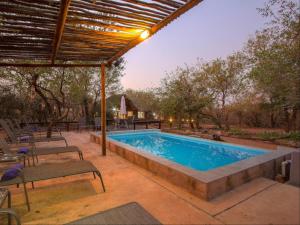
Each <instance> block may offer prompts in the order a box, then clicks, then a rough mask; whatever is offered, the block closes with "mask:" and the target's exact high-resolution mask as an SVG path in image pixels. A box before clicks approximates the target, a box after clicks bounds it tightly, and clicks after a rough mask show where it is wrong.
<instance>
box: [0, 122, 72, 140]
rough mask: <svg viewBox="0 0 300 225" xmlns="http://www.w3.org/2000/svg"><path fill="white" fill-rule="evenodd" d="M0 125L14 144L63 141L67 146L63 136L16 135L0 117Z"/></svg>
mask: <svg viewBox="0 0 300 225" xmlns="http://www.w3.org/2000/svg"><path fill="white" fill-rule="evenodd" d="M0 125H1V127H2V128H3V129H4V131H5V132H6V134H7V136H8V137H9V139H10V141H11V142H12V143H14V144H18V143H32V142H50V141H64V142H65V144H66V146H68V143H67V140H66V139H65V138H64V137H63V136H52V137H46V136H45V137H34V135H33V134H30V135H24V136H23V135H18V134H16V133H15V132H14V131H13V130H11V129H10V127H9V126H8V124H7V123H6V121H4V120H3V119H0Z"/></svg>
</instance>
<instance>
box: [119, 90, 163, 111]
mask: <svg viewBox="0 0 300 225" xmlns="http://www.w3.org/2000/svg"><path fill="white" fill-rule="evenodd" d="M125 94H126V95H127V96H128V98H129V99H130V100H132V102H134V105H135V106H136V107H137V108H138V109H139V110H141V111H145V112H147V111H151V112H156V113H159V111H160V109H159V99H158V96H157V93H156V90H155V89H148V90H133V89H128V90H126V91H125Z"/></svg>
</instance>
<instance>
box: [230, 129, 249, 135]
mask: <svg viewBox="0 0 300 225" xmlns="http://www.w3.org/2000/svg"><path fill="white" fill-rule="evenodd" d="M228 134H229V135H233V136H247V135H249V133H247V132H246V131H243V130H241V129H239V128H231V129H230V130H229V131H228Z"/></svg>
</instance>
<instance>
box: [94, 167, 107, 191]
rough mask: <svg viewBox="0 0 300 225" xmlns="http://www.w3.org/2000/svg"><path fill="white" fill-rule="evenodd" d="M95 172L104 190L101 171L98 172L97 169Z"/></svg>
mask: <svg viewBox="0 0 300 225" xmlns="http://www.w3.org/2000/svg"><path fill="white" fill-rule="evenodd" d="M95 173H97V175H98V176H99V178H100V180H101V184H102V188H103V191H104V192H105V186H104V182H103V179H102V176H101V173H100V172H99V171H95Z"/></svg>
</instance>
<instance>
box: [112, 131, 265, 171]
mask: <svg viewBox="0 0 300 225" xmlns="http://www.w3.org/2000/svg"><path fill="white" fill-rule="evenodd" d="M108 137H109V138H110V139H112V140H115V141H118V142H121V143H124V144H127V145H130V146H132V147H134V148H136V149H138V150H140V151H144V152H148V153H150V154H153V155H155V156H158V157H162V158H165V159H167V160H170V161H172V162H175V163H178V164H181V165H183V166H185V167H188V168H191V169H194V170H198V171H208V170H212V169H215V168H218V167H222V166H226V165H229V164H232V163H235V162H238V161H241V160H245V159H249V158H251V157H255V156H258V155H263V154H266V153H267V152H266V151H264V150H260V149H252V148H248V147H242V146H236V145H230V144H225V143H219V142H214V141H209V140H204V139H199V138H192V137H184V136H180V135H174V134H168V133H163V132H160V131H144V132H126V133H114V134H109V135H108Z"/></svg>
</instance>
